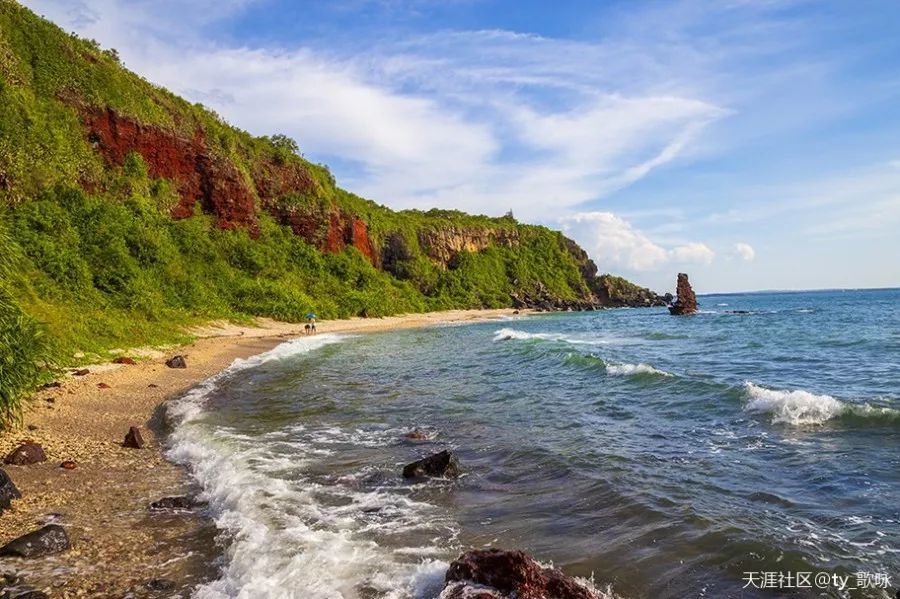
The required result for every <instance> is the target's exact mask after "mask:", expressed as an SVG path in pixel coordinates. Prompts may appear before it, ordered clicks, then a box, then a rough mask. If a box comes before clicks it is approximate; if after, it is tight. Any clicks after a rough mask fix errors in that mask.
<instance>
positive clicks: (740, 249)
mask: <svg viewBox="0 0 900 599" xmlns="http://www.w3.org/2000/svg"><path fill="white" fill-rule="evenodd" d="M734 252H735V253H736V254H737V255H738V256H739V257H740V258H741V260H743V261H744V262H752V261H753V259H754V258H755V257H756V250H754V249H753V246H752V245H750V244H749V243H736V244H734Z"/></svg>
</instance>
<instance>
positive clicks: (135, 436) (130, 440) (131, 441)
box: [122, 426, 144, 449]
mask: <svg viewBox="0 0 900 599" xmlns="http://www.w3.org/2000/svg"><path fill="white" fill-rule="evenodd" d="M122 445H123V446H124V447H130V448H132V449H141V448H142V447H144V437H143V436H141V429H139V428H138V427H136V426H132V427H131V428H129V429H128V433H127V434H126V435H125V441H123V442H122Z"/></svg>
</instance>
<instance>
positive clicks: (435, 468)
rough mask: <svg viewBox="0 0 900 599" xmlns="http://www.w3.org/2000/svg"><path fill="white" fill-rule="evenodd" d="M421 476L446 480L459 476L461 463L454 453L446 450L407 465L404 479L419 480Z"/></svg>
mask: <svg viewBox="0 0 900 599" xmlns="http://www.w3.org/2000/svg"><path fill="white" fill-rule="evenodd" d="M420 476H434V477H444V478H451V477H454V476H459V462H458V461H457V459H456V456H455V455H454V454H453V452H451V451H447V450H446V449H445V450H444V451H442V452H440V453H436V454H434V455H430V456H428V457H426V458H422V459H421V460H417V461H415V462H413V463H411V464H407V465H406V466H405V467H404V468H403V477H404V478H417V477H420Z"/></svg>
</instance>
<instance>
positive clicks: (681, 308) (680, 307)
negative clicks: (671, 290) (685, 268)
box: [669, 272, 697, 316]
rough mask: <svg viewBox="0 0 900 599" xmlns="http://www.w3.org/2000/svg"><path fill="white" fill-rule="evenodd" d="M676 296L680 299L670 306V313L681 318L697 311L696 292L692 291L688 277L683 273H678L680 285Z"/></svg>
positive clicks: (676, 290)
mask: <svg viewBox="0 0 900 599" xmlns="http://www.w3.org/2000/svg"><path fill="white" fill-rule="evenodd" d="M675 294H676V295H677V296H678V299H676V300H675V303H674V304H672V305H671V306H669V313H671V314H675V315H676V316H681V315H683V314H693V313H694V312H696V311H697V296H696V295H694V290H693V289H691V284H690V282H689V281H688V276H687V275H686V274H685V273H683V272H680V273H678V285H677V287H676V289H675Z"/></svg>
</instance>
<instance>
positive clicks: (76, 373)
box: [72, 368, 91, 376]
mask: <svg viewBox="0 0 900 599" xmlns="http://www.w3.org/2000/svg"><path fill="white" fill-rule="evenodd" d="M90 373H91V371H90V370H88V369H87V368H82V369H80V370H73V371H72V374H73V375H74V376H84V375H86V374H90Z"/></svg>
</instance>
